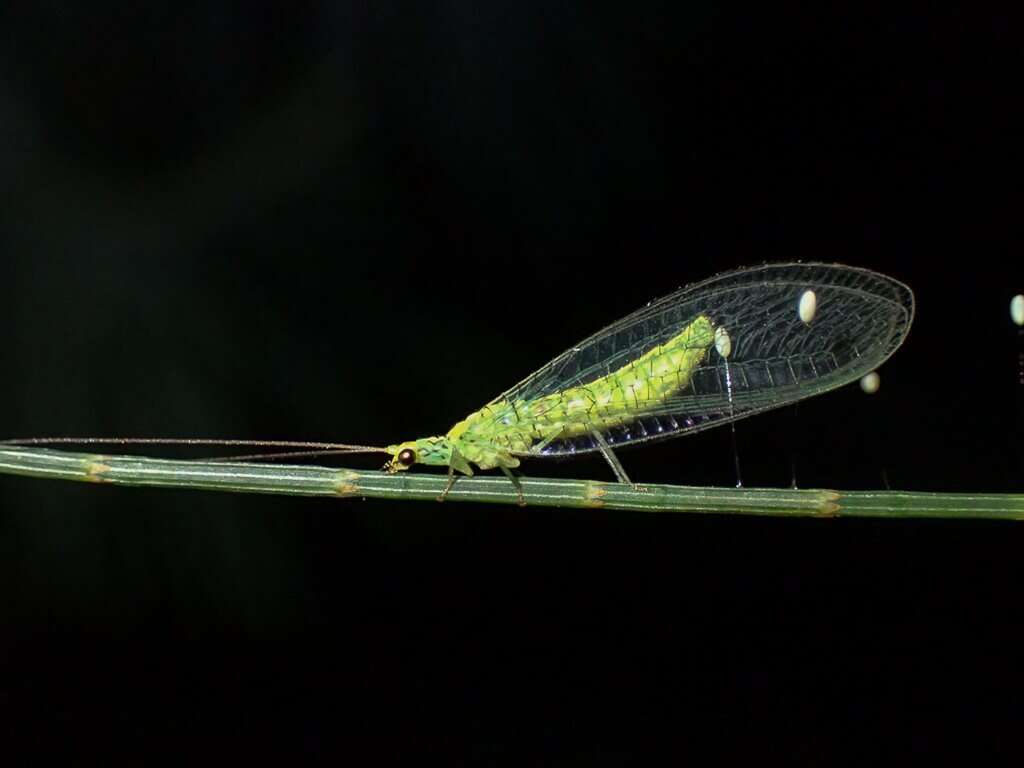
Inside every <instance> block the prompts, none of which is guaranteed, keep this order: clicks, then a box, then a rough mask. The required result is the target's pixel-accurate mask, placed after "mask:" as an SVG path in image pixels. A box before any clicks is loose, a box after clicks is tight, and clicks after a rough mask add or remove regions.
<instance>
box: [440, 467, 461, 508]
mask: <svg viewBox="0 0 1024 768" xmlns="http://www.w3.org/2000/svg"><path fill="white" fill-rule="evenodd" d="M456 480H458V477H457V476H456V474H455V467H452V466H449V467H448V482H447V483H446V484H445V486H444V490H443V491H441V495H440V496H438V497H437V500H438V501H444V499H445V497H446V496H447V495H448V491H450V490H451V489H452V486H453V485H455V481H456Z"/></svg>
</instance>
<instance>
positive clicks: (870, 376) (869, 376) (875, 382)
mask: <svg viewBox="0 0 1024 768" xmlns="http://www.w3.org/2000/svg"><path fill="white" fill-rule="evenodd" d="M880 384H881V379H879V378H878V374H877V373H875V371H872V372H871V373H865V374H864V375H863V376H861V377H860V388H861V389H863V390H864V394H867V395H873V394H875V392H877V391H878V387H879V385H880Z"/></svg>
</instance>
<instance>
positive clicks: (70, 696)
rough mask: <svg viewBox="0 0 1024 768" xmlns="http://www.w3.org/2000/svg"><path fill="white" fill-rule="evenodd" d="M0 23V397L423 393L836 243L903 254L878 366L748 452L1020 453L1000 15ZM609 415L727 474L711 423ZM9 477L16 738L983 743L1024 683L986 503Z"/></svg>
mask: <svg viewBox="0 0 1024 768" xmlns="http://www.w3.org/2000/svg"><path fill="white" fill-rule="evenodd" d="M0 41H2V48H0V125H2V133H0V136H2V137H3V140H2V142H0V179H2V181H0V185H2V186H0V191H2V193H3V200H2V205H0V258H2V270H0V306H2V312H3V316H4V324H5V328H6V332H5V333H4V342H3V344H2V345H0V368H2V370H3V377H2V381H0V404H2V409H0V424H2V427H0V433H3V434H5V435H9V436H27V435H53V434H81V435H86V434H88V435H146V436H193V437H198V436H208V437H247V438H282V439H284V438H287V439H310V440H343V441H348V442H371V443H380V442H393V441H399V440H402V439H409V438H413V437H419V436H422V435H426V434H435V433H439V432H443V431H444V430H446V429H447V428H448V427H449V426H450V425H451V423H453V422H454V421H456V420H458V419H459V418H462V417H463V416H464V415H465V414H466V413H468V412H469V411H471V410H474V409H476V408H477V407H479V406H480V405H482V404H483V403H484V402H486V401H487V400H488V399H490V398H491V397H492V396H494V395H495V394H497V393H498V392H500V391H501V390H503V389H505V388H506V387H507V386H509V385H511V384H512V383H514V382H515V381H518V380H519V379H520V378H521V377H522V376H524V375H525V374H527V373H529V372H530V371H532V370H534V369H535V368H537V367H539V366H540V365H541V364H543V363H544V362H546V361H547V360H548V359H549V358H551V357H553V356H554V355H556V354H558V353H559V352H561V351H563V350H564V349H565V348H566V347H568V346H569V345H571V344H573V343H574V342H576V341H578V340H579V339H580V338H582V337H584V336H586V335H589V334H590V333H591V332H593V331H594V330H596V329H598V328H600V327H601V326H603V325H605V324H606V323H608V322H610V321H612V320H614V319H616V318H618V317H621V316H623V315H625V314H627V313H628V312H630V311H632V310H634V309H636V308H637V307H638V306H641V305H642V304H643V303H645V302H646V301H648V300H649V299H652V298H655V297H657V296H659V295H662V294H665V293H667V292H669V291H671V290H673V289H675V288H676V287H677V286H679V285H681V284H685V283H687V282H691V281H696V280H698V279H702V278H704V277H707V276H709V275H711V274H713V273H715V272H718V271H722V270H725V269H730V268H733V267H737V266H742V265H749V264H753V263H757V262H761V261H765V260H769V261H775V260H790V259H804V260H824V261H837V262H844V263H850V264H855V265H859V266H865V267H870V268H875V269H879V270H881V271H884V272H886V273H888V274H891V275H893V276H894V277H897V278H899V279H902V280H904V281H905V282H907V283H908V284H910V285H911V286H912V287H913V289H914V290H915V293H916V296H917V302H918V305H917V309H918V315H917V320H916V322H915V326H914V328H913V329H912V331H911V335H910V338H909V340H908V342H907V344H906V345H905V346H904V348H903V349H901V350H900V351H899V352H898V353H897V354H896V355H895V357H894V358H893V359H892V360H891V361H890V362H889V363H888V364H887V365H886V366H885V367H884V369H883V370H882V391H881V392H880V393H879V394H878V395H877V396H875V397H874V398H867V397H865V396H863V395H862V394H861V393H860V391H859V390H857V389H856V388H855V387H851V388H849V389H848V390H844V391H842V392H838V393H833V394H829V395H827V396H824V397H821V398H817V399H816V400H814V401H809V402H807V403H805V404H801V406H800V407H799V413H798V414H797V415H796V416H794V413H793V411H792V410H786V411H783V412H780V413H774V414H768V415H764V416H761V417H758V418H757V419H752V420H749V421H744V422H741V423H740V424H739V425H738V428H737V439H738V442H739V449H740V457H741V460H742V462H743V472H744V480H745V482H746V483H747V484H748V485H764V486H782V485H787V484H788V483H789V481H790V477H791V472H792V468H791V465H792V464H793V463H794V462H795V466H796V474H797V480H798V482H799V484H800V485H801V486H804V487H834V488H847V489H858V488H877V487H880V486H882V485H883V484H884V483H885V482H886V479H887V480H888V482H889V483H891V484H892V486H893V487H896V488H906V489H911V490H950V491H964V492H970V491H979V492H980V491H1002V492H1008V491H1020V487H1021V486H1020V481H1019V478H1020V434H1021V422H1020V418H1021V416H1020V414H1021V410H1020V409H1021V394H1020V387H1019V386H1018V385H1017V383H1016V377H1017V365H1018V363H1017V356H1018V354H1019V349H1020V347H1019V344H1020V338H1019V336H1018V334H1017V332H1016V329H1015V328H1014V327H1013V326H1012V325H1011V324H1010V322H1009V318H1008V313H1007V305H1008V301H1009V299H1010V296H1011V295H1012V294H1013V293H1016V292H1018V291H1020V290H1021V288H1022V284H1024V281H1022V280H1021V279H1020V276H1021V272H1020V268H1019V254H1020V253H1021V245H1022V244H1021V238H1020V228H1019V223H1018V222H1019V210H1020V199H1019V192H1020V189H1019V174H1018V169H1017V168H1016V167H1015V165H1014V160H1015V157H1016V155H1017V153H1018V152H1019V150H1018V146H1019V131H1016V129H1015V128H1014V126H1013V124H1012V122H1011V121H1010V115H1011V113H1012V109H1011V107H1012V105H1013V104H1014V102H1018V101H1019V81H1018V79H1017V77H1016V76H1015V75H1014V74H1013V69H1012V67H1013V65H1014V60H1015V59H1016V55H1015V51H1014V49H1015V48H1017V47H1019V46H1018V44H1017V42H1016V41H1015V39H1014V36H1013V33H1012V28H1011V25H1010V23H1009V22H1008V20H1007V19H1000V18H997V17H984V16H982V15H981V14H979V13H977V12H966V11H963V10H959V11H958V10H949V9H940V8H936V7H933V6H930V5H929V6H925V5H922V6H920V7H916V8H915V7H909V6H902V7H900V8H899V9H895V8H893V7H891V6H888V5H886V6H883V7H882V8H878V9H875V8H870V7H869V6H866V5H864V4H855V6H854V9H845V10H839V9H836V8H832V9H831V10H821V9H813V8H804V7H800V5H799V4H792V5H785V6H779V5H775V4H773V5H772V7H771V8H770V10H759V11H749V10H737V9H725V8H720V7H717V6H716V5H712V4H706V3H705V4H684V5H678V6H677V5H675V4H657V3H651V2H646V0H641V1H640V2H635V3H631V4H628V5H622V4H613V3H597V4H595V3H582V2H578V3H554V4H552V3H537V4H526V5H523V4H519V3H511V2H488V3H484V4H479V3H471V2H468V1H466V0H463V1H462V2H450V3H443V4H432V3H420V4H411V3H410V4H407V5H400V4H396V3H390V2H376V3H373V4H367V5H364V4H359V5H358V7H351V6H350V5H349V4H328V3H321V2H315V1H313V0H310V1H309V2H299V3H290V4H281V5H280V6H277V5H275V4H272V3H262V2H246V3H242V2H230V1H228V0H213V1H212V2H202V3H199V2H195V3H190V2H180V1H179V2H174V3H166V4H165V3H158V2H149V3H141V4H133V5H131V6H128V5H127V4H126V6H125V7H124V8H120V7H115V6H111V5H108V4H105V3H98V4H97V3H92V4H88V6H82V7H79V6H77V5H72V4H68V5H64V4H62V3H12V4H7V5H5V6H4V10H3V11H0ZM1014 195H1015V196H1016V199H1015V198H1014ZM621 458H622V460H623V462H624V464H625V465H626V467H627V469H628V470H629V471H630V472H631V474H632V475H633V476H634V477H635V479H639V480H646V481H661V482H678V483H687V484H718V485H721V484H725V485H729V484H731V483H733V482H734V476H733V469H732V447H731V437H730V435H729V432H728V430H713V431H711V432H708V433H703V434H701V435H696V436H694V437H690V438H684V439H680V440H674V441H669V442H666V443H664V444H661V445H652V446H649V447H643V448H638V449H636V450H632V451H627V452H624V453H623V454H622V456H621ZM353 463H355V460H353ZM377 463H379V460H377V459H373V460H368V461H367V462H365V463H364V464H362V465H363V466H374V465H375V464H377ZM526 470H527V471H528V472H530V473H531V474H553V475H561V476H576V477H579V476H584V477H597V478H608V477H609V473H608V470H607V468H606V467H605V466H603V464H602V463H601V461H600V460H599V459H598V460H579V461H574V462H566V463H546V464H543V465H541V464H536V465H531V466H527V467H526ZM0 505H2V506H0V621H2V627H0V655H2V656H0V706H2V707H3V708H4V717H3V720H2V722H3V726H2V727H3V728H4V729H5V730H6V732H7V736H17V737H18V740H19V741H21V742H24V743H27V744H29V745H31V746H33V747H34V748H35V749H40V750H41V749H46V748H49V747H52V746H54V745H60V746H64V747H68V748H70V749H72V750H75V751H78V752H80V753H82V754H86V753H89V752H95V753H98V754H109V752H110V750H111V749H113V748H115V747H116V748H118V750H126V751H127V752H128V753H129V754H134V755H135V756H137V757H139V758H144V759H153V758H154V757H158V756H162V757H166V756H168V755H175V754H178V753H179V752H183V753H189V754H192V755H193V756H210V755H217V756H221V757H229V758H230V757H232V756H243V755H246V756H248V755H255V754H266V753H267V752H269V751H273V750H281V752H282V754H284V755H288V756H291V757H293V758H295V757H297V758H300V759H303V760H308V759H310V758H315V757H324V756H327V755H329V754H339V753H340V754H342V755H348V756H350V757H352V758H359V759H361V760H366V759H370V760H371V761H372V762H373V763H380V762H386V761H389V760H390V759H392V758H396V757H399V756H402V755H407V756H411V755H419V756H423V755H425V754H429V753H443V754H446V755H448V756H453V755H454V756H458V757H459V758H462V759H464V760H465V761H467V762H470V763H484V764H489V763H505V762H507V763H509V764H545V765H618V764H626V763H629V762H631V761H636V762H641V763H642V762H645V760H644V759H643V758H642V757H641V755H642V754H645V753H646V754H648V755H650V754H654V753H656V754H660V755H662V756H664V755H665V754H666V753H668V752H672V753H676V754H679V755H685V754H693V753H695V752H705V751H706V752H709V753H711V754H713V755H716V756H717V757H718V758H720V759H722V760H724V761H727V762H728V761H731V760H736V759H740V758H743V759H749V758H751V757H756V758H758V759H761V760H765V759H767V760H773V759H781V760H785V761H786V762H790V763H795V764H815V765H820V764H822V763H831V762H834V761H835V760H837V759H838V758H841V757H845V758H852V759H854V760H857V761H861V760H863V761H869V760H870V761H872V762H874V761H875V759H877V758H878V757H879V756H880V755H890V756H894V755H900V756H903V757H907V756H917V757H920V756H923V755H931V754H943V753H948V751H949V749H950V747H951V742H956V743H958V744H960V745H961V746H963V747H965V748H966V750H967V752H966V754H969V755H970V756H972V757H973V758H975V759H984V758H987V757H989V756H992V755H994V754H996V753H1000V752H1003V751H1006V750H1009V749H1012V747H1013V746H1014V745H1015V742H1016V741H1018V739H1017V738H1016V736H1015V734H1014V727H1015V726H1016V727H1019V724H1020V718H1021V716H1022V714H1024V712H1022V709H1024V708H1022V705H1021V693H1020V691H1021V683H1022V682H1024V676H1022V675H1021V674H1020V658H1021V653H1022V647H1024V646H1022V642H1024V631H1022V628H1021V618H1022V617H1021V594H1022V587H1024V580H1022V574H1021V563H1022V552H1024V538H1022V534H1021V533H1020V532H1019V529H1018V527H1017V526H1016V525H1014V524H1010V523H992V522H970V521H945V522H943V521H917V522H915V521H856V520H838V521H827V522H826V521H819V520H772V519H763V520H762V519H739V518H729V517H700V516H683V515H680V516H648V515H641V514H629V513H611V512H600V511H568V510H546V509H535V508H530V509H526V510H520V509H517V508H516V509H503V508H495V507H487V508H476V507H472V506H468V505H459V504H447V505H444V506H438V505H431V504H391V503H387V502H378V501H327V500H298V499H287V498H275V497H259V496H233V495H221V494H210V493H199V492H187V491H181V492H175V491H165V490H117V489H110V488H100V487H93V486H85V485H76V484H64V483H57V482H53V483H49V482H39V481H35V480H27V479H20V478H14V477H7V478H2V479H0ZM5 743H13V742H11V741H9V740H7V739H5ZM368 756H369V758H368Z"/></svg>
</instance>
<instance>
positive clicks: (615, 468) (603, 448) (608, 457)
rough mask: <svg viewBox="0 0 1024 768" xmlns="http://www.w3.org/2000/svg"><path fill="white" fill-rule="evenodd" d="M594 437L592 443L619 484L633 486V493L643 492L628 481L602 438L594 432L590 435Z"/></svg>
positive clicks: (627, 476)
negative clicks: (595, 444)
mask: <svg viewBox="0 0 1024 768" xmlns="http://www.w3.org/2000/svg"><path fill="white" fill-rule="evenodd" d="M591 434H592V435H593V436H594V441H595V442H596V443H597V450H599V451H600V452H601V455H602V456H604V460H605V461H607V462H608V466H610V467H611V468H612V472H614V473H615V477H616V478H618V481H619V482H620V483H626V484H627V485H631V486H633V490H634V491H640V490H643V488H642V487H641V486H639V485H637V484H636V483H634V482H633V481H632V480H630V479H629V475H627V474H626V470H624V469H623V468H622V464H620V463H619V460H618V458H616V456H615V454H614V453H612V449H611V447H610V446H609V445H608V443H607V441H606V440H605V439H604V436H603V435H602V434H601V433H600V432H598V431H597V430H595V431H594V432H592V433H591Z"/></svg>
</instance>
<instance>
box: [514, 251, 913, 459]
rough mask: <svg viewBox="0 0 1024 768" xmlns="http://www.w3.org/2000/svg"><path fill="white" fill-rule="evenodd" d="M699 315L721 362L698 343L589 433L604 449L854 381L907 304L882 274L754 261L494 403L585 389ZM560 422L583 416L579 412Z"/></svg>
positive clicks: (904, 318)
mask: <svg viewBox="0 0 1024 768" xmlns="http://www.w3.org/2000/svg"><path fill="white" fill-rule="evenodd" d="M806 291H813V292H814V294H815V297H816V299H817V312H816V314H815V315H814V317H813V319H812V320H811V321H810V323H805V322H804V321H803V320H802V319H801V317H800V315H799V311H798V307H799V304H800V300H801V297H802V296H804V294H805V292H806ZM701 315H704V316H706V317H707V318H709V319H710V320H711V322H712V323H713V325H714V326H715V328H716V329H724V331H725V333H727V334H728V338H729V340H730V342H731V351H725V350H724V349H723V350H722V351H725V354H726V355H727V356H726V357H723V356H722V351H719V350H717V349H716V347H715V346H713V345H712V346H710V347H709V348H708V351H707V353H706V354H705V355H704V357H703V360H702V362H701V363H700V365H699V366H698V367H697V368H696V370H695V371H694V372H693V373H692V375H690V377H689V379H688V381H687V382H686V383H685V384H684V385H683V386H682V387H681V388H680V389H679V390H678V391H676V392H674V393H673V394H671V395H669V396H668V397H667V398H666V397H662V398H659V399H657V400H651V401H648V402H644V401H642V400H640V401H637V402H635V403H634V404H633V406H635V407H633V406H631V407H630V415H629V418H628V419H627V420H625V421H624V422H623V423H622V424H621V425H617V426H612V427H607V428H601V429H598V430H597V431H598V432H599V434H601V436H602V437H603V438H604V440H606V441H607V442H608V443H609V444H610V445H611V446H621V445H625V444H632V443H637V442H641V441H645V440H651V439H657V438H663V437H669V436H673V435H679V434H684V433H689V432H696V431H698V430H701V429H707V428H709V427H713V426H717V425H719V424H724V423H726V422H729V421H735V420H737V419H741V418H744V417H746V416H750V415H753V414H755V413H759V412H761V411H766V410H769V409H771V408H777V407H779V406H783V405H787V404H790V403H794V402H796V401H798V400H803V399H804V398H807V397H810V396H812V395H816V394H819V393H821V392H826V391H828V390H830V389H835V388H836V387H840V386H842V385H844V384H847V383H849V382H852V381H856V380H858V379H859V378H860V377H861V376H863V375H864V374H865V373H868V372H869V371H871V370H873V369H874V368H877V367H878V366H879V365H881V364H882V363H883V362H884V361H885V360H886V359H887V358H888V357H889V356H890V355H891V354H892V353H893V352H894V351H895V350H896V349H897V348H898V347H899V346H900V344H901V343H902V342H903V339H904V338H905V337H906V335H907V331H908V330H909V328H910V324H911V321H912V319H913V315H914V297H913V294H912V292H911V291H910V289H909V288H908V287H907V286H906V285H904V284H902V283H900V282H898V281H896V280H893V279H891V278H889V277H886V276H885V275H881V274H878V273H875V272H871V271H868V270H865V269H857V268H854V267H846V266H842V265H836V264H766V265H763V266H759V267H753V268H749V269H741V270H737V271H734V272H727V273H724V274H720V275H717V276H715V277H712V278H710V279H708V280H705V281H703V282H700V283H696V284H694V285H690V286H687V287H685V288H682V289H680V290H678V291H676V292H675V293H673V294H670V295H668V296H666V297H664V298H662V299H660V300H658V301H654V302H651V303H650V304H648V305H647V306H646V307H644V308H643V309H640V310H639V311H637V312H634V313H633V314H632V315H629V316H628V317H626V318H624V319H622V320H620V321H618V322H616V323H614V324H612V325H610V326H608V327H607V328H605V329H603V330H601V331H598V332H597V333H595V334H594V335H593V336H591V337H590V338H588V339H585V340H584V341H582V342H580V343H579V344H577V345H576V346H574V347H572V348H571V349H570V350H568V351H567V352H565V353H564V354H562V355H560V356H559V357H557V358H555V359H554V360H552V361H551V362H550V363H548V364H547V365H545V366H544V367H543V368H541V369H540V370H538V371H537V372H536V373H534V374H533V375H531V376H529V377H528V378H526V379H524V380H523V381H521V382H520V383H519V384H517V385H516V386H514V387H512V388H511V389H509V390H508V391H507V392H505V393H503V394H502V395H501V396H499V397H498V398H496V400H495V401H494V402H498V401H500V400H506V401H508V402H516V401H527V402H529V401H533V400H535V399H537V398H541V397H545V396H552V395H555V394H556V393H559V392H562V391H565V390H567V389H570V388H573V387H578V386H585V385H586V384H587V383H588V382H593V381H595V380H597V379H599V378H601V377H603V376H606V375H608V374H609V373H612V372H615V371H617V370H619V369H620V368H622V367H623V366H625V365H627V364H628V363H630V362H631V361H633V360H636V359H637V358H638V357H640V356H641V355H643V354H644V353H645V352H647V351H648V350H650V349H651V348H652V347H654V346H656V345H660V344H664V343H665V342H666V341H668V340H670V339H672V338H674V337H675V336H677V335H678V334H679V333H680V332H681V331H682V330H683V329H685V328H686V327H687V326H689V325H690V324H691V323H692V322H693V321H694V320H695V319H696V318H698V317H699V316H701ZM572 418H574V419H577V420H581V421H583V420H585V419H586V415H585V414H577V415H575V416H573V417H572ZM577 431H579V430H577ZM597 447H598V446H597V441H596V438H595V437H594V436H593V434H582V435H578V436H575V437H568V438H564V439H555V440H553V441H551V442H550V443H548V444H547V445H543V446H541V445H538V446H537V447H535V448H534V449H532V451H531V452H532V453H534V454H539V455H559V454H568V453H579V452H584V451H592V450H596V449H597Z"/></svg>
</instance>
